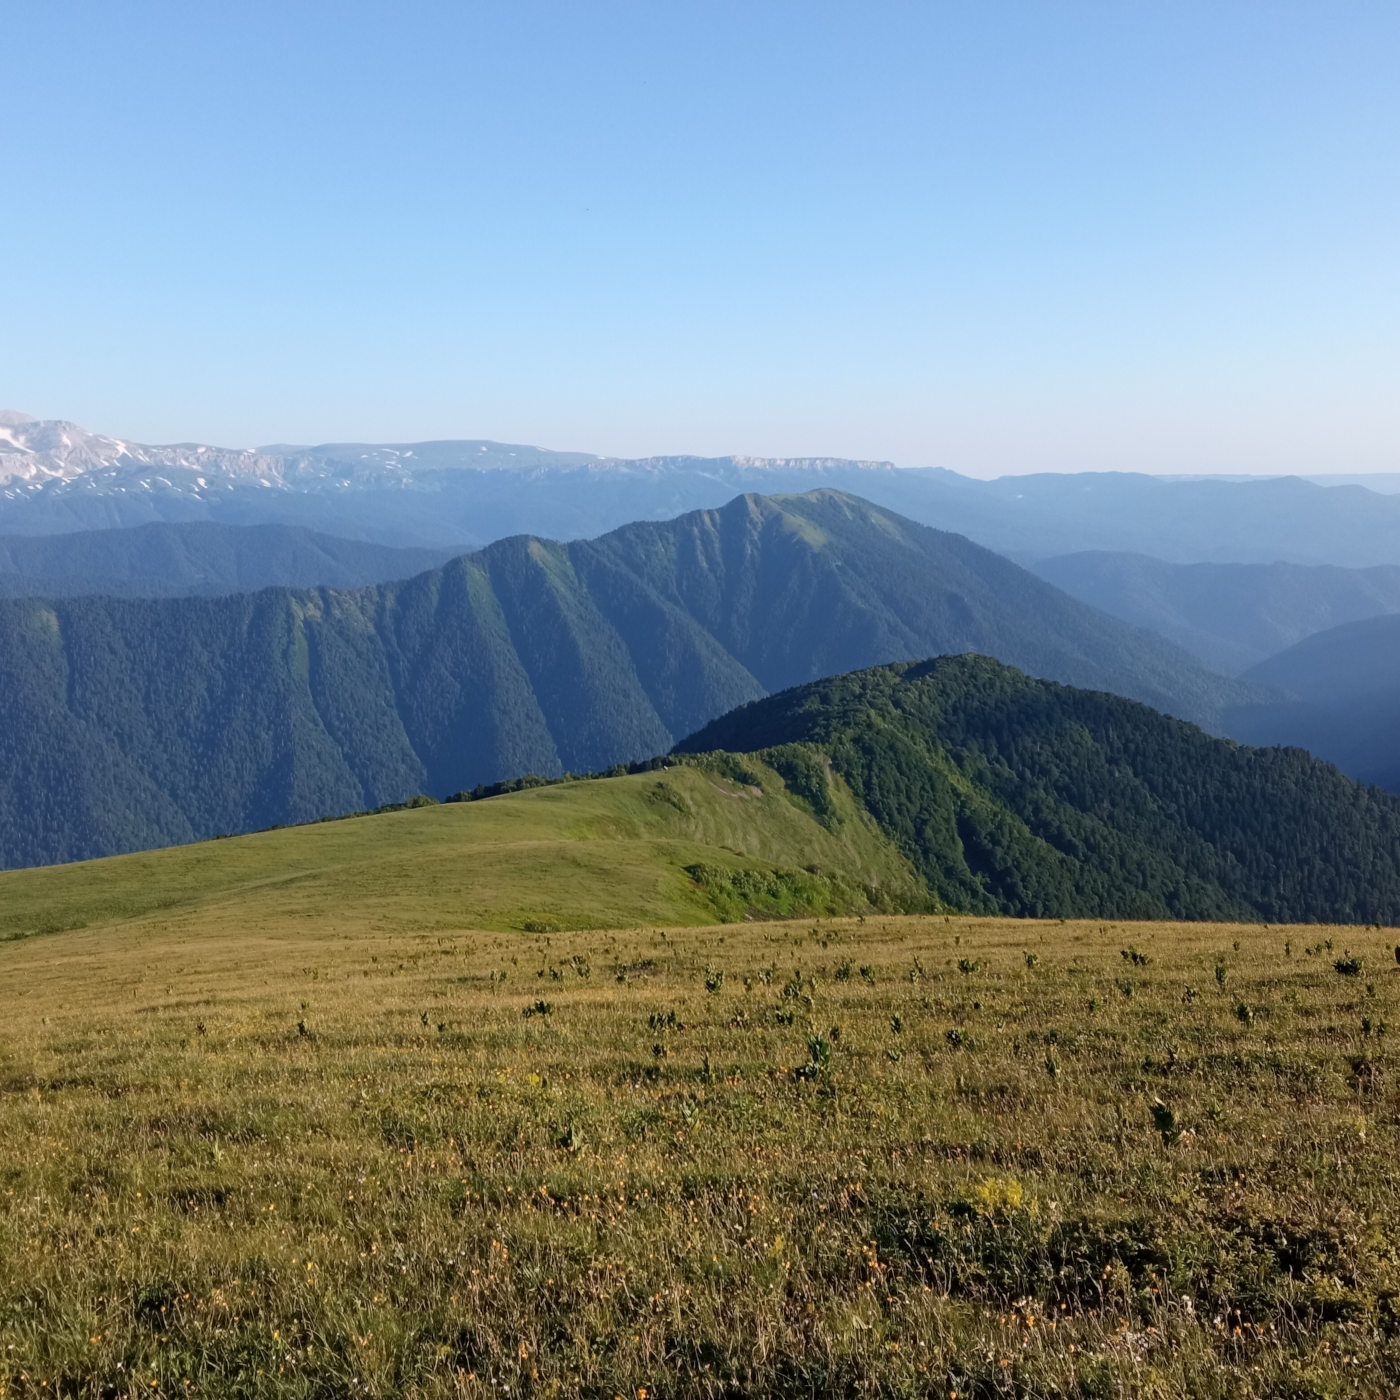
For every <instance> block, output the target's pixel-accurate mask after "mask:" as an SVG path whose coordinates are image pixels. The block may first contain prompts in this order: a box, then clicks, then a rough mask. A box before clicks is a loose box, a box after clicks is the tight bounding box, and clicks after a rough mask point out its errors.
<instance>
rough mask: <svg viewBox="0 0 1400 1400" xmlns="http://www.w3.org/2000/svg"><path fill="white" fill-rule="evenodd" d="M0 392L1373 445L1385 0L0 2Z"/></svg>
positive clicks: (307, 426)
mask: <svg viewBox="0 0 1400 1400" xmlns="http://www.w3.org/2000/svg"><path fill="white" fill-rule="evenodd" d="M5 38H6V47H7V51H8V53H9V54H10V55H11V57H10V59H9V60H8V61H7V68H6V103H5V107H6V110H5V115H4V118H3V120H2V121H0V168H3V170H4V171H5V184H6V191H7V205H8V216H7V218H6V219H5V220H4V221H3V223H0V266H2V267H4V268H5V269H6V271H7V273H8V275H7V277H6V286H5V302H4V305H5V311H6V321H7V327H8V330H9V334H7V335H6V336H5V337H4V343H3V346H0V402H2V403H3V405H4V406H6V407H12V408H16V409H20V410H23V411H25V412H28V413H31V414H34V415H36V416H40V417H46V418H47V417H56V418H70V419H73V420H75V421H77V422H79V423H81V424H82V425H83V426H84V427H86V428H89V429H91V430H93V431H96V432H101V433H107V434H111V435H114V436H119V437H125V438H130V439H134V440H138V441H145V442H172V441H180V440H197V441H202V442H213V443H219V444H223V445H228V446H250V445H253V444H256V443H268V442H275V441H281V442H304V443H313V442H324V441H328V440H340V441H345V440H367V441H405V440H423V439H432V438H450V437H456V438H492V439H496V440H499V441H515V442H528V443H532V444H537V445H540V446H543V447H551V448H557V449H570V450H579V451H587V452H594V453H600V454H611V455H617V456H627V457H635V456H648V455H655V454H662V453H698V454H704V455H721V454H724V453H731V452H733V453H743V454H752V455H763V456H798V455H821V456H847V457H857V458H872V459H889V460H893V461H895V462H898V463H900V464H901V465H909V466H914V465H937V466H946V467H950V468H952V469H954V470H956V471H960V472H964V473H967V474H971V475H979V476H995V475H1002V474H1006V473H1015V472H1022V471H1044V470H1139V471H1152V472H1169V473H1211V472H1227V473H1252V472H1259V473H1269V474H1273V473H1281V472H1297V473H1300V474H1309V475H1311V474H1317V473H1327V472H1336V473H1364V472H1393V471H1397V470H1400V395H1397V394H1396V392H1395V384H1396V382H1397V380H1398V379H1400V329H1398V328H1400V183H1397V182H1396V180H1395V179H1394V172H1395V170H1396V169H1397V168H1400V87H1397V85H1396V84H1395V83H1394V80H1393V77H1394V75H1393V60H1394V55H1395V53H1396V45H1397V40H1400V10H1396V8H1395V7H1394V6H1391V5H1388V4H1381V3H1359V4H1353V5H1348V6H1346V7H1340V6H1323V5H1321V4H1304V3H1280V4H1277V5H1272V6H1269V7H1267V8H1265V7H1263V6H1253V5H1245V4H1237V5H1231V6H1219V5H1208V4H1205V3H1199V0H1190V3H1183V4H1175V5H1172V6H1166V5H1161V4H1157V5H1135V6H1131V7H1129V6H1118V5H1111V4H1106V3H1101V4H1089V3H1071V4H1066V5H1057V6H1054V7H1049V6H1046V7H1036V8H1032V7H1022V6H1017V5H1013V4H1009V3H1002V0H992V3H988V4H984V5H978V6H975V7H972V6H964V7H954V6H951V5H938V6H932V5H930V6H923V7H914V6H909V5H903V4H893V3H877V4H874V5H868V6H860V7H854V6H842V5H834V4H823V3H815V4H797V3H789V2H788V0H774V3H769V4H765V5H763V6H752V5H743V4H738V3H714V4H706V5H703V6H701V5H689V6H664V7H663V6H646V5H641V4H616V3H602V4H596V5H589V6H567V5H564V4H561V3H539V2H538V0H535V2H533V3H532V2H531V0H526V3H518V4H510V5H506V4H503V3H488V4H480V5H472V6H462V5H457V4H447V3H418V4H413V5H410V6H408V7H398V6H390V5H388V4H385V3H380V2H379V0H374V2H373V3H369V2H367V0H347V3H343V4H339V5H334V6H332V5H330V4H328V3H319V2H318V3H309V2H308V0H298V3H294V4H292V5H290V6H283V5H274V4H271V3H267V2H266V0H252V2H251V3H248V4H245V5H242V6H239V7H236V8H234V9H227V10H223V11H221V12H215V11H214V10H212V9H209V8H208V7H189V6H181V5H177V4H175V3H173V0H144V2H143V3H142V4H141V5H140V6H139V7H122V8H116V7H112V6H109V5H105V4H100V3H96V2H95V0H78V2H77V3H74V4H71V5H66V6H62V7H58V6H31V7H25V8H22V9H21V8H17V7H12V9H11V11H10V12H8V13H7V15H6V20H5Z"/></svg>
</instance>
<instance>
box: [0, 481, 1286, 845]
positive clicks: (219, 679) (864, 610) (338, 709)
mask: <svg viewBox="0 0 1400 1400" xmlns="http://www.w3.org/2000/svg"><path fill="white" fill-rule="evenodd" d="M963 651H979V652H984V653H987V654H989V655H993V656H996V657H997V658H999V659H1000V660H1002V661H1005V662H1008V663H1011V664H1014V665H1017V666H1019V667H1021V668H1023V669H1024V670H1026V671H1028V672H1030V673H1032V674H1034V675H1037V676H1045V677H1049V678H1052V679H1056V680H1061V681H1065V682H1069V683H1072V684H1075V685H1079V686H1086V687H1093V688H1097V689H1107V690H1113V691H1116V692H1118V693H1120V694H1123V695H1128V696H1133V697H1135V698H1137V699H1140V700H1143V701H1145V702H1147V703H1149V704H1152V705H1154V706H1156V707H1158V708H1160V709H1163V710H1166V711H1169V712H1171V713H1173V714H1176V715H1179V716H1181V717H1183V718H1185V719H1190V720H1195V721H1198V722H1200V723H1202V724H1206V725H1210V726H1216V725H1219V724H1220V723H1221V721H1222V717H1223V715H1224V713H1225V711H1226V710H1227V709H1229V708H1231V707H1238V706H1242V705H1248V704H1250V703H1252V702H1257V701H1259V700H1261V699H1262V698H1264V697H1263V696H1262V695H1261V694H1260V692H1258V691H1257V690H1256V689H1254V688H1252V687H1250V686H1249V685H1248V684H1246V683H1243V682H1239V681H1232V680H1228V679H1226V678H1224V677H1221V676H1218V675H1215V674H1214V673H1212V672H1210V671H1208V670H1206V669H1205V668H1204V667H1202V666H1200V665H1199V664H1197V663H1196V662H1195V661H1194V660H1193V659H1192V658H1191V657H1189V656H1188V655H1186V654H1185V653H1184V652H1182V651H1180V650H1179V649H1177V648H1175V647H1173V646H1172V645H1171V644H1170V643H1167V642H1165V641H1162V640H1161V639H1159V638H1157V637H1155V636H1153V635H1152V634H1150V633H1147V632H1144V631H1141V630H1138V629H1134V628H1131V627H1129V626H1127V625H1126V624H1124V623H1122V622H1119V621H1118V620H1116V619H1114V618H1111V617H1109V616H1107V615H1106V614H1104V613H1101V612H1098V611H1096V610H1094V609H1092V608H1090V607H1087V606H1086V605H1084V604H1082V603H1079V602H1077V601H1076V600H1074V599H1072V598H1069V597H1068V596H1067V595H1065V594H1064V593H1061V592H1060V591H1059V590H1057V589H1055V588H1054V587H1052V586H1051V585H1049V584H1047V583H1045V582H1043V581H1042V580H1040V579H1037V578H1036V577H1035V576H1034V575H1032V574H1030V573H1028V572H1026V571H1025V570H1023V569H1021V568H1019V567H1018V566H1016V565H1015V564H1013V563H1011V562H1009V561H1008V560H1006V559H1003V558H1001V557H1000V556H998V555H995V554H992V553H991V552H989V551H987V550H985V549H982V548H980V547H979V546H977V545H974V544H972V543H971V542H970V541H968V540H966V539H963V538H961V537H959V536H956V535H951V534H947V533H944V532H940V531H936V530H932V529H929V528H928V527H925V526H921V525H918V524H916V523H914V522H912V521H909V520H906V519H902V518H900V517H899V516H897V515H894V514H892V513H890V512H888V511H884V510H881V509H879V508H877V507H875V506H872V505H870V504H869V503H868V502H864V501H861V500H859V499H856V498H853V497H850V496H848V495H844V494H842V493H838V492H833V491H820V492H816V493H812V494H809V495H806V496H801V497H779V498H764V497H756V496H745V497H740V498H737V499H735V500H733V501H731V502H730V503H729V504H728V505H727V506H725V507H724V508H723V509H720V510H716V511H701V512H694V513H691V514H688V515H685V516H682V517H680V518H678V519H675V520H670V521H666V522H663V523H639V524H633V525H629V526H626V527H624V528H622V529H619V530H616V531H613V532H612V533H610V534H608V535H605V536H603V537H601V538H600V539H597V540H593V541H575V542H573V543H558V542H551V541H546V540H541V539H537V538H532V537H515V538H511V539H506V540H501V541H498V542H497V543H495V544H493V545H491V546H489V547H488V548H486V549H484V550H482V551H479V552H478V553H475V554H471V555H466V556H462V557H459V558H456V559H454V560H452V561H451V562H450V563H448V564H447V565H445V566H443V567H441V568H437V569H433V570H430V571H428V572H425V573H421V574H418V575H416V576H415V577H413V578H411V579H408V580H406V581H400V582H389V583H382V584H377V585H373V586H370V587H365V588H360V589H354V590H337V589H330V588H318V589H311V590H290V589H281V588H273V589H265V590H263V591H261V592H258V593H251V594H250V593H240V594H234V595H232V596H227V597H193V598H165V599H121V598H111V597H83V598H66V599H54V598H51V599H11V600H8V601H0V682H3V684H4V687H5V691H6V695H7V699H8V702H9V704H8V707H7V724H6V726H5V729H4V732H3V734H0V864H4V865H7V866H13V865H23V864H35V863H42V862H48V861H58V860H71V859H77V858H81V857H85V856H92V855H98V854H105V853H110V852H114V851H121V850H131V849H136V848H138V847H143V846H152V845H161V844H169V843H172V842H180V841H188V840H192V839H197V838H200V837H204V836H210V835H214V834H217V833H221V832H231V831H240V830H247V829H249V828H256V827H262V826H267V825H272V824H277V823H285V822H296V821H306V820H309V819H313V818H316V817H320V816H324V815H328V814H333V813H337V812H345V811H350V810H356V809H361V808H366V807H374V806H377V805H380V804H382V803H386V802H392V801H397V800H400V799H402V798H405V797H407V796H409V795H411V794H413V793H415V792H419V791H428V792H432V793H436V794H442V793H446V792H450V791H454V790H457V789H464V788H470V787H472V786H473V785H476V784H480V783H489V782H492V781H494V780H497V779H501V778H508V777H513V776H517V775H520V774H525V773H530V772H535V773H541V774H558V773H561V772H563V771H565V770H573V771H581V770H590V769H600V768H606V767H608V766H610V765H613V764H617V763H620V762H626V761H629V760H634V759H640V758H645V757H646V756H647V755H650V754H655V753H659V752H664V751H665V750H666V749H667V748H668V747H670V745H671V744H673V743H674V742H675V741H676V740H677V739H680V738H682V737H683V736H685V735H686V734H689V733H691V732H692V731H694V730H696V729H697V728H699V727H700V726H702V725H703V724H705V723H706V722H708V721H709V720H712V719H713V718H715V717H716V716H718V715H720V714H723V713H724V712H725V711H727V710H729V709H731V708H733V707H734V706H736V705H738V704H741V703H743V702H745V701H748V700H752V699H755V698H757V697H759V696H762V695H763V694H765V693H767V692H771V691H775V690H780V689H782V688H784V687H789V686H792V685H795V684H799V683H802V682H805V681H809V680H812V679H815V678H817V677H820V676H823V675H830V674H834V673H837V672H842V671H848V670H852V669H855V668H858V667H862V666H869V665H872V664H877V663H881V662H887V661H891V660H896V659H899V660H902V659H906V658H908V657H911V656H928V655H932V654H937V653H944V652H963Z"/></svg>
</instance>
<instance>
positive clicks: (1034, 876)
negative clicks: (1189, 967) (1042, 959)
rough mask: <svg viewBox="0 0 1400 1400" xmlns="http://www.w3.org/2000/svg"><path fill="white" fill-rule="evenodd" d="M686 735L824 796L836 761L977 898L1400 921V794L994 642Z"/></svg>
mask: <svg viewBox="0 0 1400 1400" xmlns="http://www.w3.org/2000/svg"><path fill="white" fill-rule="evenodd" d="M679 749H680V750H681V751H682V752H685V753H702V752H706V751H711V750H728V751H731V752H740V753H753V752H760V753H762V755H763V757H764V758H765V760H766V761H767V762H769V763H770V764H772V765H773V766H774V767H776V768H778V769H779V771H782V772H784V773H785V774H787V775H789V781H790V783H794V784H796V786H797V790H798V791H804V790H805V791H809V792H812V793H819V792H820V788H821V774H822V772H823V771H825V769H826V766H827V765H828V764H829V765H830V769H831V771H834V772H835V773H837V774H839V775H840V777H841V778H842V779H843V780H844V781H845V782H846V783H847V784H848V785H849V786H850V788H851V789H852V791H853V792H854V793H855V795H856V797H857V799H858V800H859V801H860V802H862V803H863V804H864V806H865V807H866V808H867V810H868V811H869V812H870V814H871V815H872V816H873V817H874V818H875V820H876V821H877V822H878V823H879V825H880V826H881V828H882V829H883V830H884V831H885V832H886V834H887V835H888V836H890V837H891V839H893V840H894V841H895V842H896V844H897V845H898V846H899V848H900V850H901V851H902V852H903V853H904V855H906V856H907V857H908V858H909V860H910V861H911V862H912V863H913V864H914V865H915V867H916V868H917V869H918V870H919V871H920V873H921V874H922V875H923V877H924V878H925V879H926V880H927V882H928V885H929V888H930V890H931V892H932V893H933V894H934V895H935V896H937V897H938V898H940V899H942V900H944V901H946V903H948V904H949V905H951V906H952V907H954V908H958V909H963V910H967V911H969V912H974V913H1004V914H1014V915H1034V916H1039V917H1071V916H1074V915H1088V916H1100V917H1109V918H1124V919H1127V918H1148V919H1151V918H1168V917H1171V918H1188V919H1222V920H1224V919H1262V920H1265V921H1269V922H1287V921H1314V920H1319V921H1326V922H1336V923H1370V922H1372V921H1376V920H1379V921H1382V922H1384V923H1387V924H1393V923H1396V922H1400V799H1397V798H1395V797H1393V796H1391V795H1390V794H1388V793H1385V792H1382V791H1380V790H1379V789H1376V788H1367V787H1362V786H1360V785H1359V784H1357V783H1355V782H1353V781H1352V780H1350V779H1349V778H1346V777H1344V776H1343V775H1342V774H1341V773H1339V772H1338V771H1337V770H1336V769H1335V768H1333V767H1332V766H1331V765H1329V764H1327V763H1323V762H1321V761H1319V760H1317V759H1315V758H1312V757H1311V756H1310V755H1308V754H1307V753H1305V752H1303V751H1302V750H1299V749H1252V748H1243V747H1240V746H1239V745H1237V744H1234V743H1232V742H1230V741H1229V740H1220V739H1213V738H1211V737H1209V736H1208V735H1206V734H1204V733H1202V732H1201V731H1200V730H1199V729H1197V728H1195V727H1194V726H1192V725H1189V724H1183V723H1181V722H1179V721H1177V720H1173V719H1169V718H1167V717H1165V716H1163V715H1160V714H1157V713H1155V712H1154V711H1152V710H1150V709H1148V708H1147V707H1146V706H1144V705H1140V704H1135V703H1133V702H1132V701H1129V700H1125V699H1122V698H1120V697H1118V696H1113V695H1106V694H1102V693H1096V692H1089V691H1083V690H1074V689H1071V688H1069V687H1066V686H1061V685H1055V684H1052V683H1047V682H1044V681H1037V680H1033V679H1031V678H1030V677H1028V676H1026V675H1023V674H1022V673H1020V672H1018V671H1015V670H1012V669H1010V668H1009V667H1006V666H1002V665H999V664H997V663H996V662H994V661H991V660H989V659H987V658H985V657H976V656H961V657H943V658H939V659H937V660H933V661H928V662H921V663H917V664H898V665H892V666H884V667H877V668H875V669H871V670H865V671H860V672H857V673H855V674H852V675H845V676H838V677H836V678H834V679H830V680H823V681H818V682H816V683H815V684H812V685H806V686H801V687H798V688H795V689H792V690H788V691H786V692H784V693H782V694H780V695H775V696H772V697H769V698H767V699H763V700H759V701H756V702H753V703H751V704H748V705H745V706H743V707H741V708H739V709H737V710H735V711H734V712H732V713H731V714H728V715H725V716H724V717H723V718H721V719H719V720H716V721H715V722H714V723H712V724H710V725H708V726H706V727H705V728H704V729H702V730H701V731H700V732H699V733H697V734H694V735H691V736H690V737H689V738H688V739H686V740H685V741H684V742H683V743H682V744H681V745H680V746H679ZM819 814H820V813H819Z"/></svg>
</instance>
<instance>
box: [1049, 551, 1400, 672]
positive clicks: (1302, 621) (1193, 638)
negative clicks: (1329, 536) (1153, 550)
mask: <svg viewBox="0 0 1400 1400" xmlns="http://www.w3.org/2000/svg"><path fill="white" fill-rule="evenodd" d="M1032 567H1033V571H1034V572H1035V573H1036V574H1038V575H1039V576H1040V577H1041V578H1043V579H1046V580H1047V581H1049V582H1050V583H1053V584H1054V585H1055V586H1056V587H1057V588H1063V589H1064V590H1065V592H1066V593H1068V594H1070V595H1071V597H1075V598H1078V599H1079V600H1080V601H1081V602H1085V603H1088V604H1090V605H1091V606H1092V607H1096V608H1102V609H1103V611H1104V612H1107V613H1112V614H1113V616H1114V617H1118V618H1122V619H1123V621H1125V622H1131V623H1133V624H1134V625H1135V626H1138V627H1148V628H1151V629H1152V630H1153V631H1154V632H1158V633H1160V634H1161V635H1162V636H1164V637H1167V638H1169V639H1170V640H1171V641H1173V642H1175V643H1177V645H1178V646H1182V647H1185V648H1186V650H1187V651H1189V652H1191V653H1192V654H1193V655H1195V656H1197V657H1198V658H1200V659H1201V660H1202V661H1204V662H1205V663H1206V665H1208V666H1213V667H1215V668H1216V669H1218V670H1221V671H1224V672H1226V673H1227V674H1229V675H1237V674H1239V673H1240V672H1242V671H1245V670H1247V669H1248V668H1249V667H1251V666H1255V665H1257V664H1258V663H1260V662H1262V661H1263V660H1265V658H1267V657H1270V656H1273V655H1274V654H1275V653H1277V652H1281V651H1283V650H1285V649H1286V648H1288V647H1291V646H1293V645H1294V644H1295V643H1297V642H1300V641H1302V639H1303V638H1304V637H1308V636H1311V635H1312V634H1313V633H1315V632H1323V631H1326V630H1328V629H1329V628H1332V627H1337V626H1340V625H1341V624H1343V623H1347V622H1358V621H1361V620H1362V619H1364V618H1368V617H1377V616H1381V615H1382V614H1386V613H1400V566H1395V565H1382V566H1377V567H1373V568H1369V569H1342V568H1337V567H1334V566H1331V565H1322V564H1318V565H1305V564H1279V563H1275V564H1169V563H1167V562H1166V561H1164V560H1161V559H1150V558H1148V557H1146V556H1145V555H1140V554H1123V553H1109V552H1099V553H1086V554H1070V555H1063V556H1060V557H1058V558H1054V559H1043V560H1040V561H1038V562H1037V563H1035V564H1034V565H1033V566H1032Z"/></svg>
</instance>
